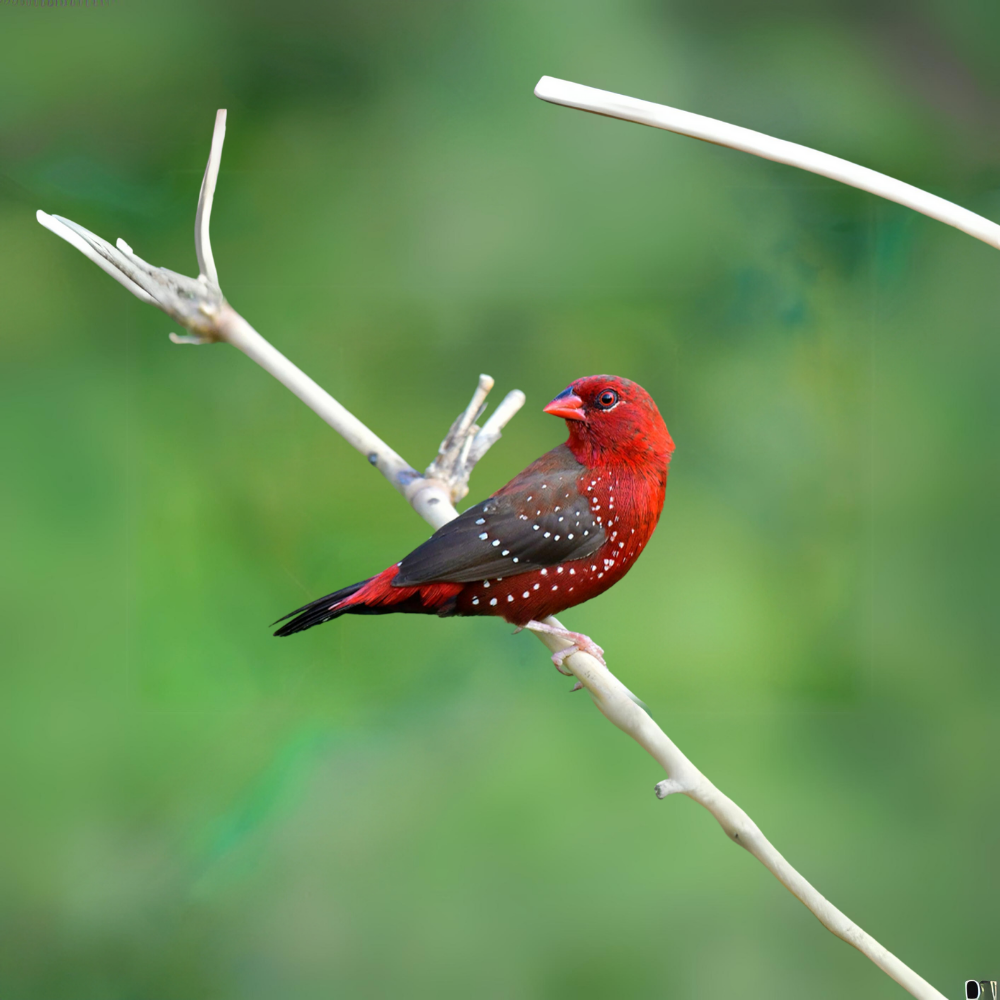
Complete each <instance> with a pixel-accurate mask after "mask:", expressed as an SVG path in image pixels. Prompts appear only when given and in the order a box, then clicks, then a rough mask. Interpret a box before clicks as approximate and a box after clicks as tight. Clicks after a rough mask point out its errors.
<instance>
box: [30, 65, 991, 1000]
mask: <svg viewBox="0 0 1000 1000" xmlns="http://www.w3.org/2000/svg"><path fill="white" fill-rule="evenodd" d="M535 93H536V95H537V96H539V97H541V98H542V99H543V100H547V101H550V102H553V103H559V104H563V105H566V106H568V107H575V108H580V109H582V110H587V111H593V112H595V113H598V114H603V115H608V116H611V117H618V118H624V119H626V120H629V121H635V122H640V123H642V124H647V125H654V126H656V127H658V128H664V129H668V130H671V131H676V132H680V133H682V134H685V135H691V136H694V137H696V138H701V139H706V140H708V141H710V142H717V143H719V144H721V145H729V146H732V147H733V148H736V149H743V150H745V151H747V152H752V153H755V154H756V155H758V156H764V157H766V158H768V159H775V160H781V161H782V162H786V163H790V164H792V165H794V166H798V167H801V168H803V169H806V170H812V171H814V172H816V173H822V174H825V175H826V176H829V177H834V178H835V179H837V180H842V181H843V182H844V183H847V184H852V185H854V186H855V187H860V188H862V189H864V190H869V191H872V192H873V193H875V194H879V195H881V196H883V197H886V198H891V199H892V200H894V201H899V202H900V203H902V204H906V205H909V206H910V207H912V208H914V209H915V210H916V211H920V212H924V213H925V214H927V215H930V216H932V217H933V218H937V219H940V220H941V221H943V222H947V223H949V224H950V225H954V226H956V227H957V228H960V229H963V230H964V231H965V232H968V233H969V234H970V235H973V236H976V237H977V238H979V239H982V240H984V241H985V242H988V243H990V244H991V245H993V246H1000V226H996V224H995V223H992V222H989V220H986V219H983V218H982V217H980V216H976V215H974V214H973V213H971V212H967V211H966V210H965V209H962V208H959V207H958V206H957V205H952V204H951V203H950V202H946V201H944V200H943V199H940V198H935V197H934V196H933V195H929V194H927V192H923V191H920V190H919V189H917V188H912V187H911V186H910V185H904V184H902V183H901V182H899V181H895V180H893V178H887V177H885V176H884V175H882V174H876V173H875V172H874V171H870V170H866V168H863V167H858V166H857V165H856V164H851V163H848V162H847V161H844V160H838V159H837V158H836V157H829V156H827V154H824V153H818V152H817V151H815V150H809V149H806V147H803V146H796V145H795V144H793V143H784V142H782V140H778V139H773V138H771V137H770V136H764V135H761V134H760V133H756V132H750V131H749V130H747V129H739V128H737V127H736V126H732V125H728V124H727V123H725V122H716V121H714V120H713V119H707V118H703V117H702V116H699V115H690V114H689V113H688V112H684V111H678V110H677V109H675V108H667V107H665V106H664V105H657V104H651V103H650V102H646V101H636V100H635V99H634V98H630V97H624V96H622V95H619V94H610V93H608V92H607V91H599V90H595V89H594V88H590V87H581V86H580V85H579V84H574V83H569V82H567V81H564V80H554V79H552V78H551V77H543V78H542V79H541V80H540V81H539V84H538V86H537V88H536V91H535ZM225 129H226V112H225V111H224V110H220V111H219V112H218V114H217V115H216V121H215V131H214V133H213V136H212V147H211V152H210V154H209V159H208V165H207V167H206V169H205V176H204V178H203V180H202V186H201V193H200V195H199V199H198V210H197V213H196V216H195V252H196V255H197V259H198V268H199V274H198V277H197V278H189V277H186V276H184V275H181V274H177V273H176V272H174V271H170V270H168V269H166V268H162V267H155V266H153V265H151V264H148V263H147V262H146V261H144V260H142V258H140V257H138V256H137V255H136V254H135V253H134V252H133V251H132V248H131V247H129V245H128V244H127V243H125V241H124V240H118V241H117V243H116V245H115V246H112V245H111V244H109V243H107V242H106V241H105V240H103V239H101V237H99V236H96V235H95V234H94V233H91V232H90V231H89V230H87V229H85V228H84V227H83V226H80V225H78V224H77V223H75V222H71V221H70V220H69V219H64V218H62V217H61V216H57V215H48V214H46V213H45V212H41V211H39V212H38V213H37V218H38V221H39V222H40V223H41V224H42V225H43V226H45V227H46V228H47V229H49V230H51V231H52V232H53V233H55V234H56V235H57V236H59V237H61V238H62V239H64V240H66V241H67V242H68V243H70V244H71V245H72V246H74V247H76V249H78V250H80V251H81V252H82V253H83V254H84V255H85V256H87V257H88V258H89V259H90V260H92V261H93V262H94V263H95V264H97V266H98V267H100V268H101V269H102V270H103V271H105V272H107V273H108V274H110V275H111V276H112V277H113V278H115V280H116V281H118V282H120V283H121V284H122V285H124V286H125V287H126V288H127V289H128V290H129V291H130V292H132V294H133V295H135V296H136V297H137V298H138V299H140V300H141V301H143V302H148V303H149V304H151V305H155V306H157V307H158V308H159V309H162V310H163V311H164V312H165V313H166V314H167V315H168V316H171V317H172V318H173V319H175V320H176V321H177V322H178V323H180V324H181V325H182V326H183V327H184V328H185V329H187V330H188V331H189V333H188V334H186V335H177V334H171V335H170V338H171V340H172V341H173V342H174V343H176V344H206V343H216V342H224V343H228V344H231V345H232V346H234V347H236V348H238V349H239V350H241V351H242V352H243V353H244V354H246V355H247V356H248V357H250V358H251V359H252V360H253V361H256V362H257V364H259V365H260V366H261V367H262V368H264V369H265V370H266V371H267V372H269V373H270V374H271V375H273V376H274V377H275V378H277V379H278V380H279V381H280V382H281V383H282V384H283V385H285V386H286V387H287V388H288V389H290V390H291V391H292V392H294V393H295V394H296V395H297V396H298V397H299V398H300V399H301V400H302V401H303V402H304V403H306V405H308V406H309V407H311V408H312V409H313V410H314V411H315V412H316V413H317V414H318V415H319V416H320V417H322V418H323V419H324V420H325V421H326V422H327V423H328V424H330V426H331V427H333V429H334V430H336V431H337V432H338V433H339V434H340V435H341V436H342V437H344V439H345V440H346V441H347V442H348V443H349V444H351V445H352V446H353V447H354V448H356V449H357V450H358V451H359V452H361V454H362V455H364V456H365V457H366V458H367V460H368V462H369V463H370V464H371V465H373V466H375V467H376V468H377V469H378V470H379V472H381V473H382V475H384V476H385V478H386V479H388V480H389V482H390V483H391V484H392V485H393V486H394V487H395V488H396V489H397V490H398V491H399V492H400V493H401V494H403V496H404V497H405V498H406V500H407V501H408V502H409V503H410V504H411V505H412V506H413V508H414V510H416V511H417V513H419V514H420V515H421V516H422V517H423V518H424V520H426V521H427V522H428V523H430V524H431V526H432V527H434V528H438V527H440V526H441V525H443V524H446V523H447V522H448V521H450V520H451V519H452V518H454V517H456V516H457V515H458V511H457V510H456V509H455V506H454V505H455V503H457V502H458V501H459V500H461V499H462V498H463V497H464V496H466V494H467V493H468V492H469V486H468V482H469V476H470V475H471V473H472V470H473V468H475V465H476V463H477V462H478V461H479V460H480V459H481V458H482V457H483V455H485V454H486V452H487V451H488V450H489V448H490V447H491V446H492V445H493V444H495V443H496V441H498V440H499V438H500V435H501V431H502V429H503V428H504V427H505V426H506V424H507V423H508V421H509V420H510V419H511V418H512V417H513V416H514V414H515V413H516V412H517V411H518V410H519V409H520V408H521V406H523V404H524V394H523V393H522V392H520V391H518V390H514V391H512V392H509V393H508V394H507V396H506V397H505V398H504V400H503V401H502V402H501V403H500V405H499V406H498V407H497V409H496V410H495V411H494V413H493V415H492V416H491V417H490V418H489V419H488V420H486V421H485V422H484V423H483V424H482V425H481V426H480V425H479V424H478V420H479V419H480V417H481V416H482V413H483V410H484V407H485V402H486V397H487V394H488V393H489V392H490V390H491V389H492V388H493V379H492V378H490V377H489V376H488V375H480V376H479V382H478V384H477V386H476V389H475V392H474V393H473V395H472V398H471V400H470V401H469V404H468V406H466V408H465V409H464V410H463V411H462V413H461V414H459V416H458V417H457V419H456V420H455V422H454V423H453V424H452V426H451V428H450V430H449V431H448V434H447V435H446V436H445V438H444V440H443V441H442V442H441V446H440V448H439V449H438V453H437V455H436V457H435V458H434V460H433V461H432V462H431V464H430V465H429V466H428V467H427V470H426V471H425V473H424V474H423V475H421V474H420V473H419V472H417V470H416V469H414V468H413V467H412V466H411V465H410V464H409V463H408V462H406V461H405V460H404V459H403V458H402V457H401V456H400V455H398V454H397V453H396V452H395V451H393V449H392V448H390V447H389V445H387V444H386V443H385V442H384V441H382V440H381V438H379V437H378V435H376V434H375V433H374V432H373V431H371V430H370V429H369V428H368V427H367V426H365V424H364V423H362V422H361V421H360V420H359V419H358V418H357V417H355V416H354V415H353V414H352V413H350V412H349V411H348V410H346V409H345V408H344V407H343V406H342V405H341V404H340V403H338V402H337V401H336V400H335V399H334V398H333V397H332V396H331V395H330V394H329V393H328V392H326V391H325V390H324V389H322V388H321V387H320V386H319V385H318V384H317V383H316V382H314V381H313V380H312V379H311V378H309V376H308V375H306V374H305V373H304V372H303V371H302V370H301V369H299V368H297V367H296V366H295V365H294V364H292V362H291V361H289V360H288V359H287V358H286V357H285V356H284V355H283V354H281V352H279V351H278V350H277V349H276V348H274V347H273V346H272V345H271V344H270V343H268V341H266V340H265V339H264V338H263V337H262V336H261V335H260V334H259V333H257V331H256V330H254V329H253V327H252V326H250V324H249V323H248V322H247V321H246V320H245V319H244V318H243V317H242V316H240V315H239V314H238V313H237V312H236V311H235V310H234V309H233V308H232V306H231V305H230V304H229V303H228V302H227V301H226V299H225V297H224V296H223V294H222V290H221V288H220V286H219V278H218V272H217V270H216V266H215V259H214V257H213V255H212V245H211V237H210V231H209V227H210V222H211V214H212V203H213V200H214V196H215V186H216V181H217V179H218V175H219V163H220V161H221V157H222V145H223V140H224V138H225ZM544 625H545V626H547V627H546V629H544V630H542V629H532V631H533V633H534V634H535V636H536V637H537V638H538V639H539V640H540V641H541V642H542V643H543V644H544V645H545V646H546V647H547V648H548V649H549V651H550V653H553V654H557V655H558V658H559V659H560V660H561V662H562V663H563V665H564V666H566V667H568V668H569V669H570V671H571V672H572V674H573V675H575V677H576V686H575V687H574V690H576V689H578V688H580V687H584V688H586V689H587V691H588V692H589V693H590V696H591V698H592V699H593V701H594V704H595V705H596V706H597V708H598V709H599V710H600V711H601V713H602V714H603V715H604V716H605V717H606V718H607V719H608V720H609V721H610V722H612V723H614V725H616V726H617V727H618V728H619V729H621V730H622V731H623V732H625V733H626V734H628V735H629V736H631V737H632V738H633V739H634V740H635V741H636V742H637V743H639V745H640V746H642V747H643V748H644V749H645V750H646V751H647V752H648V753H649V754H651V755H652V756H653V757H654V758H655V759H656V760H657V761H658V762H659V763H660V764H661V765H662V766H663V768H664V770H665V771H666V773H667V775H668V777H667V778H666V779H664V780H663V781H660V782H659V783H658V784H657V785H656V787H655V792H656V795H657V797H658V798H660V799H663V798H666V797H667V796H669V795H674V794H677V793H682V794H685V795H687V796H689V797H690V798H692V799H694V801H696V802H698V803H699V804H700V805H702V806H704V807H705V808H706V809H708V811H709V812H711V813H712V815H713V816H714V817H715V818H716V819H717V820H718V822H719V824H720V825H721V826H722V828H723V830H724V831H725V833H726V835H727V836H728V837H730V839H731V840H733V841H734V842H735V843H737V844H739V845H740V846H741V847H744V848H746V850H748V851H749V852H750V853H751V854H753V856H754V857H756V858H757V859H758V860H759V861H760V862H761V863H762V864H763V865H765V867H767V868H768V869H769V870H770V871H771V873H772V874H773V875H774V876H775V877H776V878H777V879H778V880H779V881H780V882H781V883H782V884H783V885H784V886H785V887H786V888H787V889H788V890H789V891H790V892H792V893H793V894H794V895H795V896H796V897H797V898H798V899H799V900H801V902H802V903H804V904H805V905H806V906H807V907H808V908H809V909H810V910H811V911H812V913H813V914H814V915H815V916H816V917H817V918H818V919H819V920H820V921H821V922H822V923H823V925H824V926H825V927H827V929H828V930H830V931H831V932H832V933H834V934H836V935H837V936H838V937H840V938H842V939H843V940H844V941H846V942H848V943H849V944H851V945H853V946H854V947H856V948H857V949H858V950H859V951H861V952H862V953H863V954H864V955H866V956H867V957H868V958H870V959H871V960H872V961H873V962H874V963H875V964H876V965H878V966H879V968H881V969H882V970H883V971H884V972H886V973H887V974H888V975H889V976H891V977H892V978H893V979H895V980H896V982H898V983H900V985H902V986H903V987H904V988H905V989H906V990H908V991H909V992H910V993H911V994H912V995H913V996H915V997H918V998H920V1000H945V998H944V997H943V995H942V994H941V993H939V992H938V991H937V990H936V989H935V988H934V987H933V986H931V985H930V983H928V982H926V981H925V980H924V979H922V978H921V977H920V976H919V975H917V974H916V973H915V972H914V971H913V970H912V969H910V968H908V967H907V966H906V965H904V964H903V963H902V962H901V961H900V960H899V959H898V958H896V957H895V956H894V955H892V954H891V953H889V952H888V951H886V950H885V948H883V947H882V946H881V945H880V944H879V943H878V942H877V941H876V940H875V939H874V938H872V937H871V936H870V935H868V934H866V933H865V932H864V931H862V930H861V929H860V928H859V927H858V926H857V925H856V924H854V923H853V922H852V921H850V920H849V919H848V918H847V917H846V916H845V915H844V914H843V913H841V911H840V910H838V909H837V908H836V907H835V906H833V905H832V904H831V903H830V902H829V901H828V900H827V899H825V898H824V897H823V896H822V895H820V893H819V892H818V891H817V890H816V889H815V888H814V887H813V886H812V885H810V884H809V882H807V881H806V880H805V879H804V878H803V877H802V876H801V875H800V874H799V873H798V872H797V871H796V870H795V869H794V868H793V867H792V866H791V865H790V864H789V863H788V862H787V861H786V860H785V858H783V857H782V856H781V854H780V853H779V852H778V851H777V850H776V849H775V848H774V846H773V845H772V844H771V843H770V841H768V839H767V838H766V837H765V836H764V834H763V833H762V832H761V831H760V829H759V828H758V827H757V825H756V824H755V823H754V822H753V820H751V819H750V817H749V816H748V815H747V814H746V813H745V812H744V811H743V810H742V809H741V808H740V807H739V806H738V805H737V804H736V803H735V802H733V801H732V799H730V798H728V797H727V796H726V795H724V794H723V793H722V792H721V791H720V790H719V789H718V788H716V786H715V785H713V784H712V782H711V781H709V779H708V778H707V777H705V775H704V774H702V772H701V771H699V770H698V768H697V767H695V765H694V764H693V763H692V762H691V761H690V760H689V759H688V758H687V757H686V756H685V755H684V754H683V753H682V752H681V750H680V749H679V748H678V747H677V745H676V744H675V743H674V742H673V741H672V740H671V739H670V737H669V736H667V735H666V733H664V732H663V730H662V729H661V728H660V727H659V726H658V725H657V724H656V723H655V722H654V721H653V719H652V718H651V717H650V716H649V714H648V713H647V712H646V710H645V708H644V706H643V705H642V703H641V702H639V700H638V699H637V698H635V696H634V695H633V694H632V693H631V692H630V691H629V690H628V688H626V687H625V685H624V684H622V682H621V681H620V680H618V678H617V677H615V675H614V674H613V673H611V671H610V670H609V669H608V668H607V666H606V665H605V664H603V663H601V662H600V661H599V660H598V659H595V657H593V656H591V655H589V654H588V653H586V652H583V651H581V650H579V649H578V648H577V649H576V651H570V647H571V646H574V644H573V643H572V642H571V641H570V640H569V639H567V638H566V637H565V635H566V631H567V630H566V629H564V628H563V627H562V625H560V623H559V622H558V620H557V619H555V618H554V617H550V618H547V619H546V620H545V622H544ZM563 654H566V655H565V658H563Z"/></svg>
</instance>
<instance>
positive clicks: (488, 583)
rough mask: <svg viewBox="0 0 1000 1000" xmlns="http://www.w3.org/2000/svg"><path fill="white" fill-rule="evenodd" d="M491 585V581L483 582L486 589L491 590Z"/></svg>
mask: <svg viewBox="0 0 1000 1000" xmlns="http://www.w3.org/2000/svg"><path fill="white" fill-rule="evenodd" d="M489 585H490V581H489V580H483V586H484V587H486V588H489Z"/></svg>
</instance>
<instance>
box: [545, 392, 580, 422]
mask: <svg viewBox="0 0 1000 1000" xmlns="http://www.w3.org/2000/svg"><path fill="white" fill-rule="evenodd" d="M545 412H546V413H551V414H552V416H554V417H564V418H565V419H566V420H586V419H587V418H586V417H585V416H584V415H583V400H582V399H580V397H579V396H578V395H577V394H576V393H575V392H573V390H572V389H563V391H562V392H561V393H559V395H558V396H556V398H555V399H553V400H552V402H551V403H549V405H548V406H546V407H545Z"/></svg>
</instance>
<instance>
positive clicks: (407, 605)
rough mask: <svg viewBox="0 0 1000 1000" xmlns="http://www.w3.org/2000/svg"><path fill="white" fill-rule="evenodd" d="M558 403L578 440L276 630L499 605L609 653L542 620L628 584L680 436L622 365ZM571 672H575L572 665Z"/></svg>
mask: <svg viewBox="0 0 1000 1000" xmlns="http://www.w3.org/2000/svg"><path fill="white" fill-rule="evenodd" d="M545 412H546V413H551V414H553V415H554V416H557V417H563V418H564V419H565V420H566V424H567V426H568V428H569V440H567V442H566V443H565V444H561V445H559V446H558V447H557V448H553V449H552V451H550V452H548V453H547V454H545V455H542V457H541V458H539V459H537V460H536V461H534V462H532V463H531V465H529V466H528V467H527V468H526V469H525V470H524V471H523V472H522V473H521V474H520V475H518V476H515V478H514V479H512V480H511V481H510V482H509V483H508V484H507V485H506V486H504V487H503V488H502V489H499V490H497V492H496V493H494V494H493V496H491V497H490V498H489V499H487V500H484V501H482V502H481V503H478V504H476V505H475V506H473V507H470V508H469V509H468V510H466V511H465V512H464V513H462V514H460V515H459V516H458V517H457V518H455V519H454V520H453V521H450V522H449V523H448V524H446V525H444V526H443V527H441V528H438V530H437V531H435V532H434V534H433V535H432V536H431V537H430V538H429V539H428V540H427V541H426V542H424V543H423V545H420V546H418V547H417V548H416V549H414V550H413V551H412V552H411V553H410V554H409V555H408V556H407V557H406V558H405V559H403V560H402V561H401V562H398V563H395V564H393V565H392V566H390V567H389V568H388V569H386V570H384V571H383V572H382V573H379V574H378V575H377V576H373V577H371V578H370V579H368V580H362V581H361V582H360V583H354V584H351V586H349V587H344V588H343V589H342V590H338V591H335V592H334V593H332V594H327V595H326V597H321V598H319V599H318V600H316V601H312V602H310V603H309V604H307V605H305V606H304V607H301V608H299V609H298V610H297V611H293V612H291V614H288V615H286V616H285V618H282V619H279V621H285V619H287V618H291V621H289V622H288V623H287V624H286V625H283V626H282V627H281V628H280V629H278V631H277V632H275V633H274V634H275V635H280V636H285V635H292V634H293V633H295V632H301V631H302V630H303V629H307V628H312V626H313V625H319V624H321V623H322V622H326V621H330V619H332V618H338V617H340V615H344V614H356V615H381V614H390V613H392V612H405V613H410V614H425V615H428V614H434V615H439V616H441V617H442V618H447V617H450V616H452V615H495V616H497V617H500V618H504V619H505V620H506V621H508V622H511V623H512V624H514V625H517V626H518V628H519V629H520V628H528V629H531V630H533V631H536V632H549V633H552V634H555V635H560V636H563V637H565V638H566V639H568V640H570V641H571V642H572V643H573V645H571V646H569V647H568V648H566V649H564V650H561V651H560V652H558V653H555V654H553V657H552V659H553V662H554V663H555V664H556V666H557V667H558V668H559V669H560V670H562V669H563V667H562V661H563V660H564V659H565V658H566V657H567V656H569V655H570V654H571V653H573V652H575V651H576V650H582V651H584V652H587V653H590V654H591V655H594V656H596V657H597V659H599V660H600V661H601V662H602V663H603V662H604V660H603V658H602V655H603V650H601V648H600V647H599V646H597V645H596V644H595V643H594V642H593V641H592V640H591V639H589V638H588V637H587V636H585V635H581V634H580V633H577V632H570V631H568V630H566V629H561V628H557V627H556V626H553V625H549V624H547V623H545V622H543V621H542V619H544V618H547V617H548V616H549V615H554V614H558V613H559V612H561V611H564V610H565V609H566V608H571V607H574V606H575V605H577V604H581V603H583V602H584V601H587V600H589V599H590V598H592V597H596V596H597V595H598V594H601V593H603V592H604V591H605V590H607V589H608V587H611V586H612V585H613V584H615V583H617V582H618V581H619V580H620V579H621V578H622V577H623V576H624V575H625V574H626V573H627V572H628V571H629V569H631V567H632V564H633V563H634V562H635V560H636V559H637V558H638V556H639V554H640V553H641V552H642V550H643V548H644V547H645V545H646V542H648V541H649V538H650V536H651V535H652V534H653V529H654V528H655V527H656V523H657V521H658V520H659V518H660V511H661V510H662V509H663V498H664V493H665V490H666V487H667V469H668V466H669V464H670V456H671V454H672V453H673V450H674V442H673V440H672V438H671V437H670V433H669V432H668V431H667V428H666V425H665V424H664V422H663V418H662V417H661V416H660V411H659V410H658V409H657V408H656V404H655V403H654V402H653V400H652V399H651V398H650V396H649V393H647V392H646V390H645V389H643V388H642V387H641V386H639V385H637V384H636V383H635V382H630V381H629V380H628V379H624V378H617V377H615V376H612V375H592V376H590V377H588V378H581V379H578V380H577V381H576V382H574V383H573V384H572V385H570V386H569V388H568V389H565V390H564V391H563V392H561V393H559V395H558V396H556V398H555V399H553V400H552V402H551V403H549V404H548V406H546V407H545ZM564 672H565V671H564Z"/></svg>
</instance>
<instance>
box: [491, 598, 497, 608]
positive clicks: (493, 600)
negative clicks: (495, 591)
mask: <svg viewBox="0 0 1000 1000" xmlns="http://www.w3.org/2000/svg"><path fill="white" fill-rule="evenodd" d="M496 606H497V599H496V598H495V597H493V598H491V599H490V607H491V608H495V607H496Z"/></svg>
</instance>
